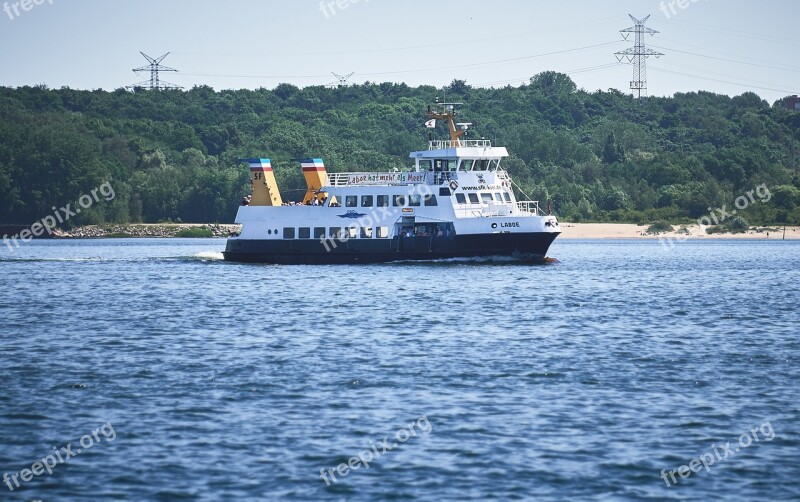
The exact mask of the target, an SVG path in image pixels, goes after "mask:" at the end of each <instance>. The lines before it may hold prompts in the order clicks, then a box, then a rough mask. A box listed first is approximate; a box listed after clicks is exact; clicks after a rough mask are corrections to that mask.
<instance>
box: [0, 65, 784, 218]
mask: <svg viewBox="0 0 800 502" xmlns="http://www.w3.org/2000/svg"><path fill="white" fill-rule="evenodd" d="M437 96H439V97H440V98H445V97H446V99H447V100H448V101H458V102H463V103H464V106H463V107H461V110H460V116H459V120H460V121H468V122H473V123H474V124H475V125H474V126H473V129H472V130H471V131H470V136H469V138H473V139H476V138H482V137H483V138H487V139H491V140H493V141H494V142H495V144H496V145H498V146H506V147H508V149H509V152H510V153H511V155H512V157H511V158H509V159H507V160H506V161H505V164H504V167H505V169H507V170H508V171H509V172H510V174H511V175H512V176H513V177H514V178H515V181H516V182H517V183H518V184H519V185H520V187H521V188H522V189H523V190H524V191H525V192H526V193H527V194H528V195H529V196H530V197H532V198H533V199H535V200H540V201H542V206H543V207H544V201H551V203H552V208H553V211H554V213H555V214H557V215H558V216H560V217H561V218H562V219H564V220H567V221H583V222H586V221H615V222H616V221H619V222H635V223H650V222H653V221H656V220H664V221H671V222H675V223H681V222H689V221H691V220H696V219H697V218H699V217H701V216H703V215H705V214H708V212H709V210H710V209H709V208H718V207H722V206H723V205H727V207H728V208H730V207H732V205H733V202H734V200H735V199H736V198H737V197H739V196H741V195H743V194H745V193H746V192H747V191H749V190H752V189H754V188H755V187H756V186H759V185H762V184H766V185H767V186H768V187H769V190H770V192H771V194H772V198H771V200H770V201H769V202H768V203H757V204H752V205H751V206H750V207H748V208H747V210H746V211H744V212H742V215H743V216H744V217H745V218H746V220H747V221H748V222H749V223H750V224H776V223H778V224H779V223H788V224H795V225H797V224H800V178H798V163H800V159H798V157H800V113H799V112H794V111H790V110H787V109H786V108H785V107H784V106H783V102H782V101H778V102H776V103H773V104H770V103H768V102H766V101H764V100H762V99H761V98H760V97H759V96H758V95H756V94H754V93H751V92H746V93H744V94H742V95H740V96H736V97H729V96H724V95H718V94H713V93H710V92H692V93H682V94H677V95H675V96H673V97H669V98H662V97H650V98H642V99H640V100H636V99H634V98H633V97H632V96H631V95H630V94H627V93H623V92H620V91H617V90H613V89H611V90H608V91H596V92H587V91H584V90H580V89H578V88H577V87H576V85H575V83H574V82H573V81H572V80H571V79H570V78H569V77H568V76H566V75H563V74H559V73H553V72H545V73H541V74H539V75H536V76H534V77H532V78H531V79H530V82H529V83H528V84H526V85H522V86H518V87H511V86H509V87H504V88H497V89H493V88H477V87H471V86H470V85H469V84H468V83H467V82H464V81H461V80H455V81H453V82H452V83H451V85H450V86H448V87H447V88H446V89H437V88H435V87H433V86H421V87H416V88H414V87H409V86H407V85H405V84H394V83H383V84H376V83H367V84H364V85H353V86H343V87H336V88H327V87H306V88H298V87H295V86H294V85H290V84H281V85H278V86H277V87H276V88H274V89H272V90H268V89H258V90H223V91H215V90H214V89H212V88H210V87H207V86H198V87H194V88H192V89H191V90H145V89H134V90H132V91H128V90H125V89H118V90H116V91H113V92H108V91H103V90H95V91H84V90H73V89H69V88H62V89H58V90H55V89H48V88H47V87H45V86H35V87H20V88H8V87H0V101H2V106H1V107H0V223H17V224H30V223H32V222H34V221H36V220H39V219H40V218H42V217H43V216H45V215H48V214H51V213H52V212H53V209H52V207H53V206H62V205H64V204H67V203H70V202H72V203H74V201H76V200H77V198H78V197H80V196H81V195H83V194H87V193H89V192H90V191H91V190H92V189H95V188H97V187H99V186H100V185H102V184H103V183H106V182H109V183H110V184H111V185H112V186H113V189H114V192H115V195H116V197H115V198H114V200H113V201H110V202H105V201H101V203H98V204H95V205H93V206H92V207H91V208H90V209H88V210H85V211H83V212H81V214H79V215H77V216H75V217H74V218H73V219H71V220H69V221H68V222H67V224H68V225H86V224H100V223H138V222H144V223H157V222H184V223H189V222H195V223H231V222H233V220H234V217H235V215H236V210H237V207H238V205H239V203H240V201H241V199H242V196H243V195H245V194H246V193H248V192H249V177H248V176H249V175H248V172H247V166H246V165H244V164H242V163H240V162H239V161H238V159H240V158H248V157H269V158H270V159H272V164H273V167H274V168H275V171H276V175H277V178H278V182H279V186H280V189H281V192H282V196H283V198H284V200H298V199H300V198H302V195H303V193H304V191H305V183H304V181H303V178H302V173H301V169H300V165H299V163H298V162H296V161H294V160H293V159H297V158H302V157H321V158H323V159H324V160H325V164H326V166H327V168H328V170H329V171H331V172H340V171H387V170H391V169H393V168H398V169H401V170H403V169H409V168H410V167H411V166H412V163H411V162H410V160H409V158H408V154H409V152H410V151H412V150H420V149H424V148H426V146H427V139H428V129H426V128H425V126H424V122H425V120H427V119H426V116H425V111H426V109H427V107H428V105H429V104H432V103H433V101H434V99H435V98H436V97H437ZM444 127H445V126H444V125H443V124H439V125H438V126H437V129H436V130H435V135H436V137H437V138H440V139H446V131H445V128H444Z"/></svg>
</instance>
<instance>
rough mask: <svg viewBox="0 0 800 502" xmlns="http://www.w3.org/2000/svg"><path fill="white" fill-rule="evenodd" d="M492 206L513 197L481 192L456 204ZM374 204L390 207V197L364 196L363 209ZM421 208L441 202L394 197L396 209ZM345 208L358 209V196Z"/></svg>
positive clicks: (346, 200)
mask: <svg viewBox="0 0 800 502" xmlns="http://www.w3.org/2000/svg"><path fill="white" fill-rule="evenodd" d="M467 199H469V204H491V203H492V202H501V203H502V202H511V195H510V194H509V193H508V192H503V193H501V192H495V194H494V196H492V194H491V193H488V192H481V194H480V198H478V194H477V193H475V192H468V193H466V194H465V193H457V194H456V202H457V203H458V204H467ZM373 202H377V204H376V205H377V207H389V196H388V195H375V196H372V195H362V196H361V207H372V206H373ZM336 205H337V202H336V198H335V196H334V197H333V198H332V199H331V206H336ZM407 205H408V206H411V207H419V206H422V205H424V206H427V207H432V206H438V205H439V202H438V201H437V200H436V196H435V195H432V194H431V195H395V196H393V197H392V206H394V207H406V206H407ZM344 207H358V195H346V196H345V198H344Z"/></svg>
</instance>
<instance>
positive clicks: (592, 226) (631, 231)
mask: <svg viewBox="0 0 800 502" xmlns="http://www.w3.org/2000/svg"><path fill="white" fill-rule="evenodd" d="M683 227H684V225H673V226H672V228H673V230H672V232H664V233H660V234H649V233H647V228H648V225H637V224H635V223H569V222H562V223H561V228H562V232H561V235H559V236H558V239H565V240H570V239H655V240H658V239H668V240H718V239H741V240H784V232H783V227H777V226H769V227H751V228H750V230H748V231H747V232H744V233H737V234H733V233H719V234H700V233H699V229H698V228H697V227H690V229H689V234H688V235H686V234H685V233H679V230H680V229H681V228H683ZM186 231H188V232H189V233H194V234H196V235H179V234H180V233H181V232H184V233H185V232H186ZM240 231H241V225H236V224H216V223H214V224H208V223H135V224H126V225H88V226H83V227H76V228H73V229H71V230H69V231H66V230H61V229H54V230H53V234H52V236H49V237H48V238H50V237H52V238H53V239H113V238H151V239H152V238H178V237H190V238H199V239H203V238H225V237H229V236H230V235H231V233H237V232H240ZM200 233H202V234H204V235H200ZM785 240H800V227H797V226H791V227H790V226H787V227H786V238H785Z"/></svg>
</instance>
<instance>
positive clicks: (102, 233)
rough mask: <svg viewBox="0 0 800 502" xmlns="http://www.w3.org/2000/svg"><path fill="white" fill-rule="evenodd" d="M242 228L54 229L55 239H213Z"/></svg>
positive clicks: (144, 226)
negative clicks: (191, 233)
mask: <svg viewBox="0 0 800 502" xmlns="http://www.w3.org/2000/svg"><path fill="white" fill-rule="evenodd" d="M240 230H241V225H228V224H216V223H213V224H212V223H134V224H126V225H88V226H85V227H76V228H73V229H71V230H69V231H66V230H61V229H54V230H53V236H52V237H53V238H54V239H113V238H126V239H127V238H131V239H137V238H151V239H152V238H164V239H169V238H177V237H190V238H198V239H213V238H220V237H228V236H230V234H231V233H232V232H238V231H240ZM187 231H188V232H194V233H203V234H205V235H188V236H183V235H179V234H180V233H181V232H187Z"/></svg>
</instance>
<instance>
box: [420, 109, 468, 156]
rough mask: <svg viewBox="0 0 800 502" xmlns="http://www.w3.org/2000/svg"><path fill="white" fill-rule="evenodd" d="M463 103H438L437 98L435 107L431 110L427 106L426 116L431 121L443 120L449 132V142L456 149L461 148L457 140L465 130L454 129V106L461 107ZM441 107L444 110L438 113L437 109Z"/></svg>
mask: <svg viewBox="0 0 800 502" xmlns="http://www.w3.org/2000/svg"><path fill="white" fill-rule="evenodd" d="M463 104H464V103H439V98H438V97H437V98H436V107H435V108H434V109H433V110H431V107H430V106H428V116H429V117H430V118H432V119H438V120H444V121H446V122H447V129H448V130H449V132H450V141H451V142H452V146H454V147H458V146H461V142H460V141H459V138H460V137H461V136H463V135H464V134H465V133H466V132H467V131H466V128H462V129H459V128H457V127H456V123H455V120H454V119H455V116H456V106H460V105H463ZM440 106H443V107H444V110H442V111H440V110H439V107H440Z"/></svg>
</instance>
